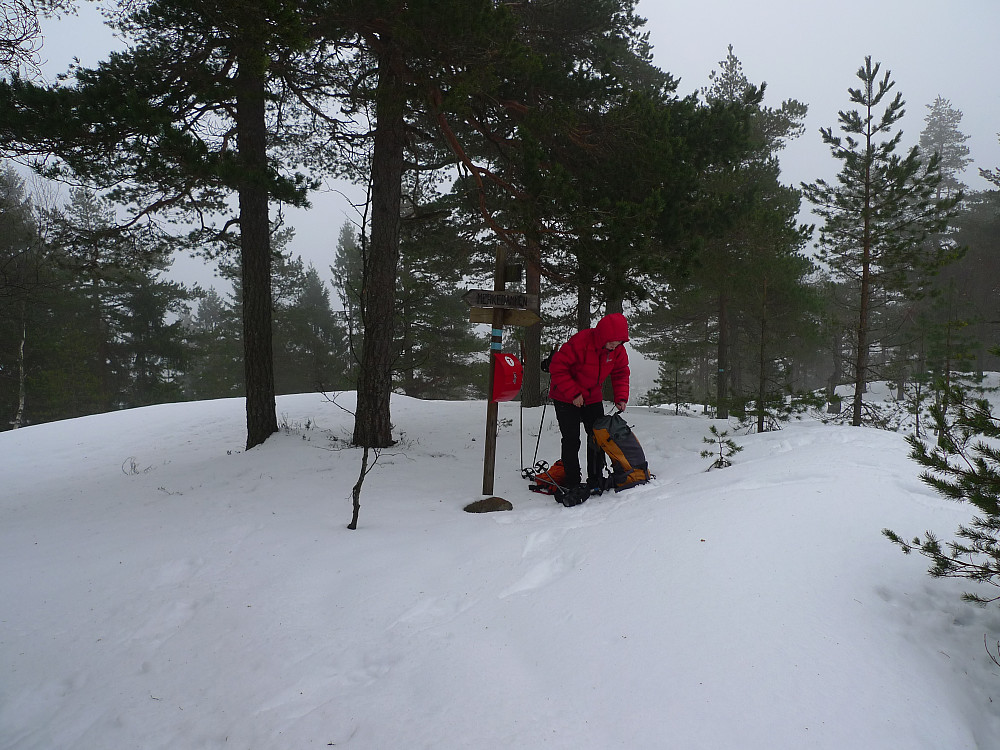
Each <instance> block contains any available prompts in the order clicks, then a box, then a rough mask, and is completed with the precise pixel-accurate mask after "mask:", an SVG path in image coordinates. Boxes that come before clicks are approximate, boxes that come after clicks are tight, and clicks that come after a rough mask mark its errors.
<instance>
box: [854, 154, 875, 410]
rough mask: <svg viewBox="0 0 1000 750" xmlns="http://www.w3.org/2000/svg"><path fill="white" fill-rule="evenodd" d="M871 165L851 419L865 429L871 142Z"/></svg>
mask: <svg viewBox="0 0 1000 750" xmlns="http://www.w3.org/2000/svg"><path fill="white" fill-rule="evenodd" d="M868 153H869V157H868V166H867V168H866V170H865V203H864V217H863V219H864V235H863V239H862V245H863V246H862V256H861V294H860V299H859V303H858V308H859V312H858V349H857V359H856V369H855V372H854V411H853V415H852V417H851V424H852V425H853V426H854V427H860V426H861V417H862V414H863V413H864V394H865V391H866V390H867V389H868V386H867V379H868V315H869V312H868V311H869V299H870V297H871V265H872V244H871V243H872V239H871V203H872V196H871V181H872V176H871V161H872V160H871V156H870V154H871V139H870V138H869V145H868Z"/></svg>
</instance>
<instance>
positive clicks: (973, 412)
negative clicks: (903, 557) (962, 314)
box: [882, 393, 1000, 605]
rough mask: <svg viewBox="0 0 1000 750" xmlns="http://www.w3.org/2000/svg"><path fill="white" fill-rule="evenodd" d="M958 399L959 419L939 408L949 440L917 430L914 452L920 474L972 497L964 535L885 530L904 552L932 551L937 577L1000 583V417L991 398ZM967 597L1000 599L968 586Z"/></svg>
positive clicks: (947, 491) (956, 496)
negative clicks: (933, 440) (932, 441)
mask: <svg viewBox="0 0 1000 750" xmlns="http://www.w3.org/2000/svg"><path fill="white" fill-rule="evenodd" d="M952 400H953V401H954V402H955V403H956V404H957V405H958V414H957V417H956V418H955V419H954V421H950V420H949V419H948V418H947V417H946V415H945V412H944V411H943V410H942V409H940V408H938V409H935V410H934V416H935V422H936V424H937V427H938V430H939V431H940V433H941V434H942V435H943V436H944V440H942V441H939V443H938V445H937V446H936V447H933V448H930V447H928V445H927V444H926V443H925V442H924V441H922V440H920V439H919V438H917V437H915V436H911V437H910V438H909V442H910V446H911V448H912V451H911V454H910V455H911V458H913V459H914V460H915V461H917V463H919V464H920V465H921V466H923V467H924V469H925V470H924V472H923V473H922V474H921V476H920V478H921V479H922V480H923V481H924V483H925V484H927V485H928V486H930V487H931V488H933V489H934V490H935V491H936V492H938V493H939V494H940V495H942V496H943V497H945V498H948V499H950V500H955V501H956V502H961V503H969V504H970V505H972V506H973V508H974V512H975V514H976V515H974V516H973V518H972V521H971V522H970V523H969V524H962V525H960V526H959V528H958V532H957V536H958V540H956V541H952V542H948V543H947V544H942V543H941V540H940V539H939V538H938V536H937V535H936V534H934V533H933V532H931V531H928V532H926V533H925V535H924V537H923V539H922V540H921V539H920V538H919V537H915V538H913V539H912V541H909V542H907V541H905V540H904V539H903V538H902V537H900V536H899V534H897V533H896V532H894V531H891V530H889V529H883V531H882V533H883V534H885V536H887V537H888V538H889V539H890V540H891V541H892V542H894V543H895V544H897V545H898V546H899V547H900V548H901V549H902V551H903V552H904V553H907V554H909V553H910V552H919V553H920V554H921V555H923V556H925V557H927V558H928V559H929V560H930V561H931V567H930V569H929V570H928V573H929V574H930V575H931V576H933V577H935V578H965V579H967V580H970V581H974V582H977V583H985V584H988V585H990V586H994V587H1000V449H998V448H997V440H998V439H1000V419H998V418H997V417H996V416H995V415H994V414H993V412H992V410H991V408H990V405H989V402H987V401H986V400H985V399H963V398H962V396H961V394H957V393H956V394H953V396H952ZM964 598H965V599H966V600H968V601H972V602H976V603H979V604H983V605H985V604H989V603H990V602H995V601H998V600H1000V596H992V597H989V596H983V595H982V594H980V593H978V592H968V593H966V594H965V595H964Z"/></svg>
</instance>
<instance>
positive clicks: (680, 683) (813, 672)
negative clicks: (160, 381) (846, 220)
mask: <svg viewBox="0 0 1000 750" xmlns="http://www.w3.org/2000/svg"><path fill="white" fill-rule="evenodd" d="M340 401H341V403H342V404H343V405H344V406H345V407H347V408H348V409H350V408H352V407H353V396H352V395H351V394H344V395H342V396H341V398H340ZM278 411H279V414H281V415H282V420H283V421H284V422H285V424H286V425H287V429H286V430H284V431H283V432H282V433H280V434H278V435H276V436H274V437H273V438H272V439H270V440H268V441H267V443H265V444H264V445H263V446H260V447H258V448H255V449H254V450H252V451H248V452H247V451H243V449H242V446H243V441H244V434H245V433H244V424H243V420H244V410H243V402H242V400H239V399H233V400H224V401H214V402H202V403H185V404H172V405H164V406H157V407H150V408H146V409H137V410H133V411H127V412H118V413H113V414H106V415H101V416H94V417H87V418H83V419H76V420H70V421H65V422H57V423H52V424H45V425H39V426H36V427H30V428H26V429H22V430H18V431H15V432H7V433H3V434H0V471H2V476H3V489H2V490H0V669H2V674H3V679H2V680H0V748H4V749H10V750H14V749H15V748H16V749H17V750H33V749H37V750H53V749H54V748H60V749H62V748H74V749H89V748H92V749H95V750H98V749H99V750H117V749H118V748H142V749H143V750H151V749H153V748H170V749H171V750H177V749H180V748H255V749H256V750H261V749H266V748H275V749H284V748H296V749H298V748H308V747H317V748H320V747H338V748H340V747H353V748H366V749H368V748H372V749H394V748H405V749H406V750H413V749H414V748H436V749H451V748H454V749H459V748H489V749H493V748H517V749H519V750H520V749H524V748H574V749H575V750H580V749H590V748H593V749H595V750H598V749H602V750H603V749H605V748H676V749H679V750H696V749H704V750H726V749H729V748H740V749H741V750H765V749H766V750H783V749H786V748H787V749H793V748H794V749H798V748H818V749H824V750H825V749H829V750H845V749H847V748H851V749H855V750H856V749H859V748H862V749H868V748H870V749H872V750H876V749H878V750H885V749H887V748H907V750H913V749H914V748H926V749H927V750H960V749H963V748H983V749H986V748H997V747H1000V740H998V739H997V738H998V737H1000V667H998V666H997V665H996V664H994V663H993V662H992V661H991V659H990V657H989V655H988V653H987V650H986V648H985V647H984V636H985V637H986V639H987V641H988V642H992V643H994V644H995V643H996V641H997V639H998V638H1000V611H997V610H996V609H995V608H991V609H985V610H984V609H979V608H977V607H975V606H972V605H969V604H965V603H963V602H962V601H960V599H959V596H960V593H961V592H962V591H963V590H964V589H966V588H968V585H966V582H957V581H935V580H932V579H930V578H929V577H928V576H927V575H926V573H925V570H926V564H925V562H926V561H924V560H923V559H922V558H919V557H915V556H914V557H905V556H903V555H902V554H901V553H900V552H899V550H898V549H897V548H896V547H894V546H893V545H891V544H890V543H889V542H888V541H887V540H886V539H884V538H883V537H882V536H881V533H880V531H881V529H882V528H883V527H890V528H892V529H894V530H895V531H897V532H899V533H901V534H902V535H903V536H905V537H911V536H915V535H918V534H922V533H923V531H925V530H927V529H932V530H934V531H936V532H938V533H939V534H940V535H941V536H943V537H944V538H946V539H947V538H951V535H952V532H953V531H954V529H956V528H957V526H958V524H959V523H961V522H964V521H967V520H968V519H969V517H970V515H971V514H970V512H969V510H968V509H967V508H964V507H962V506H959V505H955V504H953V503H948V502H947V501H945V500H943V499H941V498H939V497H938V496H936V495H935V494H933V493H932V492H931V491H930V490H929V489H928V488H926V487H925V486H923V485H922V484H921V483H920V481H919V480H918V478H917V475H918V473H919V467H918V466H917V465H916V464H915V463H914V462H913V461H911V460H909V459H908V458H907V452H908V448H907V445H906V443H905V441H904V439H903V437H902V436H900V435H898V434H894V433H888V432H882V431H875V430H870V429H862V428H851V427H835V426H826V425H823V424H820V423H819V422H817V421H813V420H805V421H801V422H797V423H794V424H791V425H789V426H787V427H786V428H785V429H784V430H782V431H780V432H774V433H768V434H764V435H748V436H747V435H740V436H737V438H736V439H737V442H738V443H739V444H740V445H742V446H743V447H744V450H743V452H741V453H739V454H738V455H737V456H736V457H735V465H734V466H733V467H731V468H728V469H725V470H721V471H718V470H717V471H711V472H708V471H706V469H707V468H708V465H709V463H710V461H709V460H707V459H704V458H701V457H700V456H699V453H700V451H701V450H702V449H703V448H705V447H706V446H705V445H704V444H703V443H702V438H703V437H704V436H706V435H707V434H708V428H709V426H710V425H711V424H713V422H710V421H709V420H707V419H704V418H699V417H692V416H673V414H672V413H669V412H667V411H666V410H664V411H662V412H660V411H657V410H655V409H650V410H646V409H642V408H630V409H629V410H628V411H627V412H626V416H627V418H628V420H629V422H630V423H632V424H633V425H634V429H635V431H636V434H637V435H638V436H639V438H640V440H641V441H642V443H643V447H644V448H645V450H646V454H647V457H648V459H649V461H650V466H651V468H652V470H653V471H654V472H655V473H656V479H655V480H654V481H653V482H652V483H651V484H649V485H645V486H642V487H638V488H635V489H632V490H629V491H627V492H623V493H621V494H618V495H615V494H607V495H604V496H602V497H599V498H593V499H591V500H590V501H588V502H587V503H585V504H584V505H581V506H579V507H576V508H569V509H567V508H563V507H562V506H561V505H558V504H557V503H555V502H554V501H553V500H551V499H549V498H546V497H543V496H540V495H535V494H532V493H529V492H527V491H526V490H525V482H524V481H523V480H522V479H521V478H520V473H519V469H520V466H521V465H522V464H524V463H529V462H530V460H531V458H532V454H533V452H534V445H535V434H536V431H537V428H538V425H539V422H540V410H539V409H531V410H526V411H525V413H524V416H523V435H522V434H520V432H521V426H522V417H521V414H520V413H519V410H518V407H517V405H516V404H502V405H501V413H500V417H501V420H502V424H503V427H502V429H501V434H500V438H499V448H498V459H497V472H496V477H497V481H496V494H498V495H501V496H503V497H505V498H507V499H508V500H510V501H511V502H512V503H513V504H514V510H513V511H510V512H502V513H492V514H484V515H473V514H467V513H464V512H462V508H463V506H464V505H465V504H467V503H468V502H470V501H471V500H475V499H478V498H479V497H480V495H479V490H480V488H481V484H482V471H483V464H482V461H483V458H482V456H483V432H484V425H485V406H484V404H483V403H481V402H478V403H469V402H466V403H451V402H421V401H416V400H412V399H407V398H402V397H399V398H396V399H395V400H394V402H393V412H392V413H393V420H394V422H395V425H396V427H397V430H398V431H399V432H400V433H401V434H402V436H403V439H402V441H401V443H400V445H399V446H398V447H397V448H395V449H393V450H392V451H386V452H385V453H383V454H382V456H381V458H380V460H379V462H378V465H377V467H376V468H375V469H374V471H373V472H372V473H371V474H370V475H369V477H368V479H367V481H366V482H365V484H364V489H363V494H362V498H361V502H362V507H361V515H360V524H359V528H358V530H357V531H349V530H347V529H346V528H345V527H346V525H347V523H348V521H349V520H350V517H351V499H350V492H351V487H352V486H353V485H354V483H355V481H356V480H357V476H358V471H359V469H360V451H358V450H355V449H349V448H345V447H344V446H345V445H346V442H347V439H348V438H349V436H350V431H351V428H352V426H353V420H352V417H351V416H350V415H349V414H348V413H347V412H345V411H344V410H342V409H340V408H339V407H338V406H336V405H334V404H331V403H329V402H327V401H325V400H324V399H323V397H322V396H319V395H316V394H307V395H299V396H288V397H282V398H280V399H279V406H278ZM519 443H523V446H524V447H523V452H524V457H523V459H522V457H521V448H520V447H519ZM557 445H558V432H557V430H556V427H555V422H554V417H553V414H552V411H551V409H549V410H548V411H547V412H546V416H545V420H544V429H543V434H542V437H541V451H540V454H539V458H542V459H545V460H547V461H550V462H551V461H553V460H555V458H556V457H557V454H558V448H557Z"/></svg>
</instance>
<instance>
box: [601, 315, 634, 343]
mask: <svg viewBox="0 0 1000 750" xmlns="http://www.w3.org/2000/svg"><path fill="white" fill-rule="evenodd" d="M609 341H621V342H625V341H628V321H627V320H626V319H625V316H624V315H622V314H621V313H611V314H610V315H605V316H604V317H603V318H601V319H600V320H599V321H597V325H596V326H594V343H595V344H596V345H597V348H598V349H600V348H601V347H602V346H604V345H605V344H606V343H608V342H609Z"/></svg>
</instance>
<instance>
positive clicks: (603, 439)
mask: <svg viewBox="0 0 1000 750" xmlns="http://www.w3.org/2000/svg"><path fill="white" fill-rule="evenodd" d="M594 442H596V443H597V444H598V445H599V446H600V447H601V450H603V451H604V452H605V454H607V456H608V458H610V459H611V476H610V477H609V480H610V481H609V484H610V485H611V487H614V489H615V492H621V491H622V490H627V489H628V488H629V487H634V486H635V485H637V484H644V483H646V482H648V481H649V479H650V477H651V475H650V473H649V465H648V464H647V463H646V454H645V453H644V452H643V450H642V446H641V445H640V444H639V439H638V438H637V437H636V436H635V435H634V434H633V433H632V428H631V427H629V426H628V423H627V422H626V421H625V418H624V417H622V415H621V414H609V415H606V416H603V417H598V418H597V421H595V422H594ZM609 489H610V488H609Z"/></svg>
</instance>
